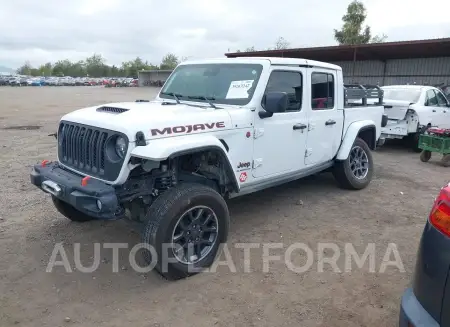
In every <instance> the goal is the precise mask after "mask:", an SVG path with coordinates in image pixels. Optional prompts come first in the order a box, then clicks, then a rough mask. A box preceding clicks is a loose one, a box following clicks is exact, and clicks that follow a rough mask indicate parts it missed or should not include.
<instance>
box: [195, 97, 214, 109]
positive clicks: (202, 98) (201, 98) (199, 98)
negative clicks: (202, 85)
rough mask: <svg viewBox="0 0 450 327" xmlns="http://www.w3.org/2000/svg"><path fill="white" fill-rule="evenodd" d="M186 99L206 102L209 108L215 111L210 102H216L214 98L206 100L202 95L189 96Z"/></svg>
mask: <svg viewBox="0 0 450 327" xmlns="http://www.w3.org/2000/svg"><path fill="white" fill-rule="evenodd" d="M188 98H189V99H194V100H195V99H197V100H203V101H206V102H208V104H209V105H210V106H211V108H214V109H217V107H216V106H215V104H214V103H212V102H211V101H210V100H212V101H214V100H216V98H212V97H209V98H207V97H205V96H203V95H189V96H188Z"/></svg>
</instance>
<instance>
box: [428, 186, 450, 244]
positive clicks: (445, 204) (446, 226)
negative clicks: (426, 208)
mask: <svg viewBox="0 0 450 327" xmlns="http://www.w3.org/2000/svg"><path fill="white" fill-rule="evenodd" d="M430 223H431V224H432V225H433V226H434V227H435V228H437V229H438V230H439V231H441V232H442V233H444V234H445V235H447V236H450V184H449V185H447V186H446V187H444V188H442V189H441V192H440V193H439V196H438V197H437V198H436V200H435V201H434V205H433V208H432V209H431V213H430Z"/></svg>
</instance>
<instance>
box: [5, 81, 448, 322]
mask: <svg viewBox="0 0 450 327" xmlns="http://www.w3.org/2000/svg"><path fill="white" fill-rule="evenodd" d="M154 93H155V90H152V89H146V88H130V89H128V88H127V89H106V88H100V87H60V88H51V87H43V88H38V87H36V88H25V87H24V88H10V87H3V88H0V140H1V145H0V171H2V172H3V176H4V177H3V178H2V182H1V184H2V187H1V188H0V200H1V202H0V208H1V209H0V258H1V259H0V326H2V327H8V326H41V327H44V326H51V327H54V326H83V327H88V326H118V327H119V326H120V327H122V326H133V327H139V326H195V327H202V326H205V327H206V326H227V327H229V326H258V327H263V326H271V327H273V326H302V327H310V326H323V327H328V326H346V327H353V326H378V327H382V326H395V325H396V323H397V317H398V311H399V303H400V297H401V294H402V292H403V290H404V288H405V287H406V286H407V285H408V284H409V283H410V279H411V276H412V272H413V268H414V262H415V254H416V250H417V246H418V242H419V238H420V235H421V231H422V228H423V225H424V222H425V220H426V217H427V214H428V212H429V209H430V206H431V204H432V201H433V198H434V197H435V196H436V194H437V192H438V190H439V188H440V187H441V186H442V185H443V184H445V183H446V182H447V181H448V180H447V176H448V172H449V170H448V169H445V168H443V167H440V166H439V165H438V164H437V159H435V160H433V159H432V162H429V163H422V162H420V160H419V157H418V155H417V154H415V153H412V152H410V151H409V150H408V149H406V148H404V147H403V146H402V145H395V146H394V145H386V146H385V147H383V148H381V149H379V150H377V151H376V152H375V153H374V158H375V162H376V169H375V175H374V179H373V181H372V183H371V184H370V186H369V187H368V188H367V189H365V190H362V191H359V192H350V191H344V190H341V189H339V188H337V187H336V185H335V182H334V180H333V178H332V176H331V175H329V174H322V175H318V176H315V177H312V178H308V179H306V180H301V181H296V182H292V183H289V184H287V185H284V186H280V187H276V188H272V189H269V190H266V191H263V192H259V193H255V194H253V195H248V196H244V197H242V198H238V199H235V200H231V201H229V206H230V211H231V216H232V224H231V231H230V237H229V242H228V245H229V249H230V252H231V256H232V260H233V262H234V264H235V265H236V270H237V272H230V269H229V268H227V267H226V266H219V268H218V269H217V272H216V273H203V274H198V275H196V276H194V277H192V278H189V279H186V280H181V281H178V282H168V281H166V280H164V279H162V278H161V277H160V276H159V275H157V274H156V273H154V272H150V273H146V274H143V273H139V272H136V271H134V270H133V269H131V267H130V262H129V260H128V254H129V250H121V252H119V258H120V265H119V267H120V269H119V272H113V270H112V265H111V262H112V259H113V256H112V252H111V250H108V249H104V250H103V249H102V252H101V256H102V263H101V264H100V267H99V269H97V270H96V271H95V272H93V273H81V272H80V271H79V270H77V269H74V270H73V272H72V273H69V272H66V271H65V269H64V268H63V267H55V268H54V270H53V272H51V273H49V272H46V267H47V264H48V262H49V259H50V256H51V253H52V251H53V248H54V245H55V244H56V243H57V242H63V244H64V248H65V250H66V252H67V255H68V259H69V262H70V263H71V267H72V268H74V267H75V265H74V257H73V253H74V251H73V244H74V243H80V244H81V250H82V251H81V261H82V262H83V264H84V265H85V266H89V264H90V263H91V262H92V258H93V254H94V248H93V243H95V242H102V243H103V242H121V243H128V244H130V248H131V247H132V246H133V245H134V244H136V243H138V242H139V241H140V238H139V235H138V234H137V233H136V232H134V231H133V230H131V229H129V228H128V225H127V224H126V223H125V222H123V221H115V222H101V221H96V222H90V223H86V224H76V223H71V222H69V221H68V220H67V219H65V218H64V217H62V216H61V215H60V214H58V213H57V212H56V210H55V209H54V208H53V206H52V204H51V201H50V199H49V197H48V196H46V195H45V194H44V193H43V192H41V191H39V190H38V189H37V188H36V187H34V186H32V185H31V184H30V182H29V173H30V167H31V165H33V164H35V163H38V162H40V161H41V160H43V159H54V158H55V153H56V146H55V144H56V143H55V140H54V138H53V137H49V136H48V134H50V133H53V132H55V130H56V128H57V123H58V120H59V118H60V117H61V116H62V115H63V114H64V113H67V112H70V111H72V110H74V109H77V108H80V107H83V106H88V105H94V104H100V103H103V102H113V101H127V100H131V101H134V100H136V99H149V98H151V97H152V96H153V95H154ZM24 125H27V126H30V125H34V126H40V127H39V128H38V129H27V130H23V129H8V127H17V126H24ZM36 128H37V127H36ZM245 242H253V243H264V242H277V243H283V246H284V250H283V249H271V250H270V253H271V254H273V255H276V254H278V255H283V253H284V251H285V250H286V248H287V247H288V246H289V245H291V244H294V243H297V242H302V243H306V244H308V245H309V246H310V248H311V249H312V250H313V251H314V253H315V254H314V259H313V260H314V265H313V266H312V268H311V269H309V270H308V271H306V272H304V273H296V272H294V271H292V270H290V269H288V268H287V266H286V264H285V263H284V261H276V262H275V261H274V262H271V263H270V266H269V268H270V269H269V271H268V272H264V271H263V264H262V263H263V259H262V253H263V251H262V248H259V249H255V250H252V251H251V256H250V267H251V272H250V273H246V272H245V271H244V255H243V250H241V249H236V248H235V247H234V246H233V245H234V244H236V243H245ZM318 242H328V243H330V242H332V243H336V244H337V245H338V247H339V249H340V250H341V251H342V252H343V251H344V245H345V243H352V244H353V245H354V247H355V248H356V249H357V251H358V253H359V254H360V255H361V254H362V253H363V252H364V249H365V248H366V246H367V245H368V244H369V243H375V246H376V271H375V272H373V271H372V272H371V271H370V270H369V265H368V264H367V263H366V264H365V265H364V266H363V268H361V269H353V270H352V271H351V272H345V271H344V268H345V264H344V259H343V258H344V256H342V260H339V261H338V267H339V268H340V270H341V273H339V272H333V271H331V269H330V267H329V266H328V265H325V271H324V272H318V269H317V267H318V265H317V261H318V259H317V258H318V255H317V247H318V245H317V244H318ZM389 243H395V244H396V246H397V249H398V253H399V254H400V257H401V260H402V262H403V264H404V267H405V270H406V272H400V271H399V269H398V268H396V267H392V266H391V267H388V268H387V270H386V272H385V273H380V267H381V261H382V259H383V256H384V254H385V252H386V249H387V247H388V244H389ZM325 253H327V252H325ZM328 254H329V251H328ZM292 257H293V261H294V263H296V264H298V265H301V262H302V261H304V260H305V259H306V256H305V255H304V254H303V255H302V252H300V251H298V252H296V253H295V254H293V256H292ZM391 258H393V257H391Z"/></svg>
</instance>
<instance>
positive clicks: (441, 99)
mask: <svg viewBox="0 0 450 327" xmlns="http://www.w3.org/2000/svg"><path fill="white" fill-rule="evenodd" d="M435 92H436V98H437V102H438V105H439V107H447V99H446V98H445V96H444V95H443V94H442V93H441V92H440V91H435Z"/></svg>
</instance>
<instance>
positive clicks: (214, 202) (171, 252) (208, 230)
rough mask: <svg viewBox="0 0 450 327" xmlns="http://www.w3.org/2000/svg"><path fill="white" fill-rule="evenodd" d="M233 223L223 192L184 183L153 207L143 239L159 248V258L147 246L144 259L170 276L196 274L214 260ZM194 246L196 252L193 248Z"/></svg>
mask: <svg viewBox="0 0 450 327" xmlns="http://www.w3.org/2000/svg"><path fill="white" fill-rule="evenodd" d="M186 219H187V220H186ZM213 225H214V226H215V227H214V226H213ZM229 225H230V216H229V212H228V207H227V204H226V202H225V200H224V199H223V197H222V196H221V195H220V194H219V193H217V192H216V191H215V190H213V189H212V188H210V187H207V186H204V185H201V184H191V183H186V184H180V185H178V186H176V187H173V188H171V189H169V190H167V191H165V192H164V193H163V194H162V195H160V196H159V197H158V198H157V199H156V200H155V202H154V203H153V204H152V205H151V206H150V208H149V211H148V213H147V216H146V226H145V228H144V232H143V235H142V241H143V243H146V244H148V245H150V247H151V248H152V250H153V249H154V250H155V251H154V253H153V254H154V255H155V254H156V258H152V252H151V251H149V250H147V249H145V250H144V252H143V255H144V259H145V261H146V262H147V264H149V265H151V264H152V265H154V267H155V268H156V270H157V271H158V272H159V273H160V274H161V275H162V276H164V277H165V278H166V279H169V280H176V279H181V278H185V277H188V276H191V275H194V274H196V273H198V272H200V271H201V270H202V269H205V268H208V267H210V266H211V265H212V264H213V262H214V260H215V258H216V257H217V255H218V254H219V251H220V245H221V244H222V243H225V242H226V240H227V236H228V229H229ZM173 246H179V248H178V249H179V250H180V251H175V249H173V248H172V247H173ZM190 246H192V247H191V248H190V249H188V248H189V247H190ZM197 247H198V252H197ZM193 249H194V250H195V251H196V252H195V254H193V253H190V252H189V251H190V250H193ZM186 251H187V252H186ZM187 253H189V255H188V254H187ZM155 261H156V262H155Z"/></svg>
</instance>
